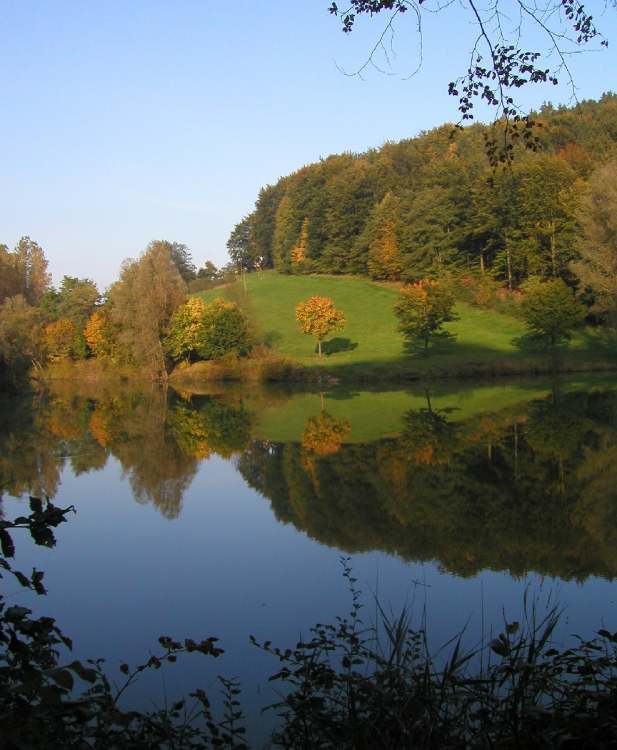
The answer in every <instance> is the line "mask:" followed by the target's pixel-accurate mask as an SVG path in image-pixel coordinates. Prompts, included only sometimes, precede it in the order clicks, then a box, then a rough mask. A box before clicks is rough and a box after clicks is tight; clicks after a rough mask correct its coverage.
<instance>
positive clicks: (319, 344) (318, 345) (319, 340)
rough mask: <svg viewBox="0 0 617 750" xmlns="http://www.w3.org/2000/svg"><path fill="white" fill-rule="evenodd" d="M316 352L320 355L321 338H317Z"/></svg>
mask: <svg viewBox="0 0 617 750" xmlns="http://www.w3.org/2000/svg"><path fill="white" fill-rule="evenodd" d="M317 352H318V354H319V356H320V357H321V339H317Z"/></svg>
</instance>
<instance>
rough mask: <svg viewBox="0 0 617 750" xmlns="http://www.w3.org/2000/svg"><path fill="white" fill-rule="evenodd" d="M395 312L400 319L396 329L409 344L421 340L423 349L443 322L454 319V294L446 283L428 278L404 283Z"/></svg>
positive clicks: (426, 347)
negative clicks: (413, 282) (407, 284)
mask: <svg viewBox="0 0 617 750" xmlns="http://www.w3.org/2000/svg"><path fill="white" fill-rule="evenodd" d="M394 312H395V313H396V315H397V317H398V319H399V327H398V328H399V331H401V332H402V334H403V335H404V336H405V338H406V339H407V341H408V342H409V343H412V344H413V343H415V342H417V341H421V342H423V344H424V349H425V350H426V349H428V345H429V342H430V340H431V338H433V337H434V336H436V335H437V334H439V333H440V332H441V330H442V326H443V324H444V323H447V322H448V321H450V320H455V319H456V315H455V313H454V295H453V294H452V292H451V291H450V289H448V287H447V286H446V285H444V284H442V283H440V282H438V281H431V280H430V279H424V280H422V281H418V282H416V283H415V284H410V285H409V286H406V287H405V288H404V289H403V290H402V291H401V293H400V295H399V298H398V301H397V303H396V306H395V308H394Z"/></svg>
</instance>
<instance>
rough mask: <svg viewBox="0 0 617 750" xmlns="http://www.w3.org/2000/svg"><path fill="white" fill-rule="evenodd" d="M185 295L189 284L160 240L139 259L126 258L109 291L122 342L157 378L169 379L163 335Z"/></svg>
mask: <svg viewBox="0 0 617 750" xmlns="http://www.w3.org/2000/svg"><path fill="white" fill-rule="evenodd" d="M186 295H187V289H186V283H185V282H184V280H183V278H182V277H181V276H180V274H179V272H178V269H177V268H176V266H175V264H174V262H173V260H172V258H171V254H170V251H169V248H168V247H167V245H166V244H165V243H160V242H154V243H151V244H150V245H149V246H148V249H147V250H146V251H145V252H144V253H143V255H142V256H141V257H140V258H139V260H127V261H125V262H124V264H123V267H122V271H121V274H120V279H119V280H118V281H117V282H116V283H115V284H113V285H112V287H111V288H110V290H109V299H110V302H111V319H112V322H113V323H115V324H117V325H118V327H119V331H120V333H119V341H120V343H121V344H124V345H125V346H126V347H127V348H128V350H129V351H130V352H131V355H132V358H133V360H134V361H135V362H136V363H137V364H139V365H142V366H145V367H146V368H147V369H148V370H149V372H150V373H151V374H152V376H153V377H155V378H160V379H163V380H165V379H166V378H167V370H166V367H165V355H164V352H163V345H162V338H163V337H164V335H165V334H166V332H167V327H168V324H169V321H170V319H171V316H172V314H173V312H174V310H175V309H176V308H177V307H179V305H181V304H182V303H183V302H184V301H185V300H186Z"/></svg>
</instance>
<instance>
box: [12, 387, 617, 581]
mask: <svg viewBox="0 0 617 750" xmlns="http://www.w3.org/2000/svg"><path fill="white" fill-rule="evenodd" d="M481 395H482V394H481V393H480V392H479V395H478V396H474V398H475V399H476V401H475V402H476V403H478V404H482V403H483V400H482V398H481ZM298 398H299V399H305V400H306V399H307V396H306V394H302V395H301V396H300V397H298ZM308 398H309V400H308V401H306V403H308V404H311V403H314V406H313V407H312V408H313V409H314V411H313V413H312V414H310V413H309V414H308V416H306V414H305V415H304V417H303V419H302V421H301V424H302V427H301V429H299V430H298V431H297V433H296V435H295V439H288V440H284V441H283V440H273V439H269V438H268V435H267V434H264V429H265V428H264V427H263V424H264V423H265V421H264V418H263V410H264V408H265V407H264V404H268V405H269V407H268V408H270V409H272V403H276V414H277V415H279V419H280V422H281V424H279V425H275V426H273V427H271V428H270V429H271V431H272V432H273V433H274V434H276V433H277V432H278V433H279V434H280V432H281V431H282V430H283V429H284V427H285V424H286V423H287V421H288V420H289V421H293V419H297V414H296V415H295V416H294V410H296V411H297V406H298V404H299V403H302V404H305V401H299V400H298V399H296V400H295V401H294V397H293V396H289V397H288V398H287V399H284V398H282V397H281V395H280V394H277V396H276V399H273V400H270V401H268V399H267V398H266V397H264V396H263V394H261V395H259V396H256V394H242V393H237V392H226V393H224V394H223V395H217V396H195V397H192V398H191V397H181V396H178V395H168V394H166V393H164V392H162V391H159V390H150V391H139V390H125V391H122V392H117V391H116V392H110V393H96V394H94V393H76V392H74V391H70V390H64V391H62V390H55V391H54V392H52V393H50V394H48V395H47V396H39V397H37V398H35V399H34V400H21V401H11V402H10V403H9V402H5V403H4V404H2V428H0V490H1V491H2V492H4V493H6V494H10V495H15V496H17V495H20V494H22V493H27V492H29V493H32V494H37V495H47V496H49V497H54V495H56V493H57V492H58V488H59V482H60V477H61V474H62V470H63V468H64V467H65V465H66V464H67V463H68V464H69V465H70V467H71V469H72V471H73V472H74V473H75V474H80V473H84V472H89V471H96V470H98V469H101V468H102V467H103V466H105V464H106V462H107V460H108V458H109V457H110V456H113V457H114V458H115V459H116V460H117V461H118V462H119V464H120V466H121V467H122V470H123V472H124V474H125V476H126V477H127V478H128V481H129V483H130V486H131V488H132V490H133V494H134V497H135V499H136V500H137V501H138V502H140V503H152V504H153V505H154V506H155V507H156V508H157V509H158V510H159V512H160V513H161V514H163V515H164V516H165V517H166V518H170V519H172V518H176V517H177V516H178V515H179V514H180V512H181V508H182V497H183V494H184V493H185V491H186V489H187V488H188V486H189V485H190V484H191V482H192V480H193V477H194V476H195V473H196V471H197V469H198V467H199V464H200V462H201V461H203V460H204V459H207V458H208V457H210V456H212V455H215V454H216V455H219V456H221V457H223V458H226V459H230V458H233V459H234V462H235V465H236V467H237V470H238V471H239V472H240V473H241V475H242V476H243V477H244V479H245V481H246V482H247V483H248V484H249V485H250V486H251V487H253V488H255V489H256V490H258V491H259V492H260V493H261V494H262V495H263V496H264V497H266V498H267V499H268V500H269V502H270V503H271V506H272V509H273V511H274V513H275V515H276V517H277V518H278V519H280V520H281V521H283V522H286V523H292V524H294V526H296V527H297V528H298V529H300V530H303V531H305V532H306V533H307V534H309V535H310V536H311V537H313V538H315V539H317V540H319V541H321V542H323V543H325V544H328V545H331V546H334V547H337V548H339V549H342V550H345V551H350V552H351V551H363V550H371V549H381V550H385V551H388V552H392V553H396V554H398V555H400V556H402V557H403V558H405V559H408V560H436V561H438V562H439V563H440V564H441V566H442V567H443V568H444V569H446V570H447V571H450V572H454V573H456V574H458V575H461V576H469V575H472V574H475V573H476V572H478V571H480V570H482V569H486V568H490V569H494V570H507V571H509V572H511V573H513V574H515V575H523V574H525V573H526V572H528V571H530V570H535V571H537V572H540V573H543V574H550V575H557V576H560V577H562V578H566V579H576V580H583V579H584V578H586V577H587V576H589V575H592V574H596V575H602V576H605V577H608V578H613V577H615V576H617V547H616V544H615V543H616V541H617V393H616V392H615V391H613V390H612V389H610V388H602V389H580V388H577V389H571V388H570V389H568V388H565V387H555V388H553V389H552V390H551V391H549V392H548V393H544V394H538V397H536V398H532V399H530V400H527V399H526V400H523V401H522V402H515V403H507V404H506V405H505V406H502V407H501V408H496V409H494V410H493V411H487V410H486V408H485V407H482V408H477V409H476V408H473V399H472V401H470V400H469V399H468V400H467V401H466V402H465V409H464V413H461V412H462V410H461V408H460V407H456V408H455V407H454V406H448V401H447V399H445V400H444V399H437V398H435V397H434V396H433V395H432V394H431V392H429V391H424V392H422V391H420V392H417V393H415V394H414V395H413V401H411V403H413V408H408V409H403V408H402V409H401V412H400V415H399V418H398V424H399V430H398V432H397V434H391V429H390V424H391V421H392V420H391V419H390V421H389V422H388V425H389V428H388V431H387V433H386V434H385V435H382V436H381V437H375V436H374V437H373V439H370V440H368V439H367V440H365V439H363V437H362V435H363V434H366V429H364V428H363V426H362V424H361V420H360V421H359V418H358V415H361V412H362V408H363V407H362V403H363V402H362V400H361V399H360V400H354V398H339V399H338V401H337V402H336V406H337V409H338V410H339V412H340V410H341V408H343V407H342V406H341V404H342V405H343V406H345V405H347V406H348V408H349V419H347V418H346V417H344V416H341V415H340V413H337V415H333V414H332V413H330V411H329V409H330V408H331V407H332V405H333V404H334V401H333V400H332V399H331V398H330V399H327V400H326V404H327V408H326V406H324V400H323V396H322V398H321V403H320V399H319V396H318V395H313V396H312V399H313V401H310V398H311V396H310V394H309V397H308ZM485 400H486V399H485ZM404 403H406V402H404V400H401V404H404ZM453 403H454V402H453ZM303 408H305V407H304V406H303ZM308 408H310V407H308ZM367 414H368V416H367V420H368V419H369V418H370V419H372V420H373V421H374V420H375V414H374V413H372V412H367ZM354 419H355V421H354ZM384 419H385V417H384ZM266 421H267V420H266ZM271 423H272V414H270V424H271ZM259 425H261V427H259ZM363 429H364V433H363ZM371 429H373V430H374V425H372V427H371ZM260 430H261V433H260ZM358 436H360V440H358V441H357V442H354V440H357V439H358Z"/></svg>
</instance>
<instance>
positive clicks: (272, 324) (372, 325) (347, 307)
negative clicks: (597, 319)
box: [203, 271, 610, 377]
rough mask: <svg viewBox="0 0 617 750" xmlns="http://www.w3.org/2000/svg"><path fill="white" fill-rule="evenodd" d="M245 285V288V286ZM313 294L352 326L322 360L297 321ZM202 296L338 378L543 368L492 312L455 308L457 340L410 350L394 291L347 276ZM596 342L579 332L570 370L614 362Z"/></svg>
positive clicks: (265, 277) (539, 357)
mask: <svg viewBox="0 0 617 750" xmlns="http://www.w3.org/2000/svg"><path fill="white" fill-rule="evenodd" d="M245 287H246V288H245ZM311 295H321V296H326V297H331V298H332V300H333V301H334V304H335V305H336V307H337V308H339V309H341V310H342V311H343V312H344V313H345V316H346V319H347V326H346V328H345V329H344V330H343V331H341V332H340V333H336V334H334V335H333V336H332V337H330V339H326V341H325V343H324V350H325V352H326V356H324V357H323V358H321V359H319V358H318V357H317V356H316V353H315V340H314V339H313V338H311V337H309V336H306V335H304V334H302V333H301V332H300V330H299V328H298V325H297V323H296V319H295V308H296V305H297V304H298V302H300V301H301V300H304V299H306V298H307V297H310V296H311ZM203 296H204V297H205V298H207V299H212V298H214V297H216V296H225V297H227V298H228V299H233V300H235V301H237V302H238V303H239V304H240V305H242V306H243V307H244V309H245V310H246V312H247V314H248V315H249V317H250V318H251V320H252V321H253V325H254V327H255V329H256V331H257V334H258V337H259V338H260V339H261V340H262V341H265V342H266V343H267V344H268V345H270V346H271V347H272V348H273V349H275V350H276V351H277V352H279V353H280V354H282V355H283V356H286V357H290V358H292V359H294V360H297V361H298V362H301V363H302V364H304V365H306V366H308V367H311V368H314V367H324V368H326V369H327V370H328V371H330V372H333V373H334V374H336V375H345V376H347V375H349V376H353V375H356V376H358V377H371V376H375V375H377V374H378V373H379V374H380V375H381V376H382V377H388V375H402V376H404V375H410V376H414V375H415V376H421V375H422V374H427V373H431V374H441V375H458V374H465V373H469V372H474V371H476V370H478V369H482V368H485V369H486V372H487V374H488V373H490V372H492V371H502V370H503V371H504V372H509V371H511V372H512V373H516V372H519V371H520V372H525V371H528V372H533V371H540V370H542V369H546V364H547V361H548V355H547V354H546V353H544V352H529V351H522V350H521V349H520V348H519V347H518V346H517V343H516V341H517V339H519V338H520V337H521V336H523V334H524V333H525V325H524V323H523V322H522V321H521V320H519V319H517V318H514V317H511V316H508V315H504V314H501V313H498V312H495V311H493V310H489V309H483V308H478V307H473V306H471V305H468V304H466V303H463V302H459V303H457V305H456V312H457V315H458V319H457V320H456V321H453V322H451V323H448V324H447V326H446V328H447V330H448V331H449V332H450V333H452V334H454V335H455V336H456V338H455V339H454V340H452V341H446V342H443V343H439V344H436V345H434V346H433V347H432V348H431V349H430V350H429V354H428V356H427V355H425V354H424V353H423V352H415V353H414V352H409V351H408V350H406V348H405V341H404V339H403V337H402V336H401V334H400V333H399V332H398V330H397V319H396V316H395V314H394V309H393V308H394V304H395V301H396V297H397V291H396V288H393V287H392V286H386V285H380V284H375V283H373V282H371V281H368V280H367V279H362V278H354V277H344V276H340V277H338V276H286V275H281V274H277V273H275V272H274V271H266V272H262V273H253V274H249V275H247V276H246V278H245V281H244V283H243V282H241V281H239V282H237V283H235V284H232V285H229V286H226V287H222V288H220V289H213V290H209V291H208V292H205V293H204V294H203ZM601 343H602V342H600V340H599V338H598V337H597V336H594V335H590V334H587V333H583V332H580V333H577V334H576V335H575V336H574V338H573V340H572V342H571V344H570V347H569V349H568V351H567V352H566V353H565V356H566V357H567V360H568V362H569V363H570V364H574V365H575V364H576V363H577V362H578V363H584V362H587V361H592V360H599V359H602V358H606V357H607V355H609V356H610V351H609V350H607V348H606V346H603V345H601Z"/></svg>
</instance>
